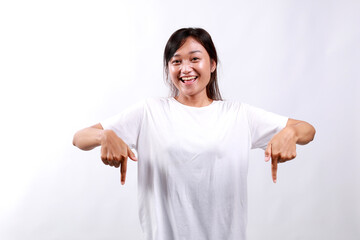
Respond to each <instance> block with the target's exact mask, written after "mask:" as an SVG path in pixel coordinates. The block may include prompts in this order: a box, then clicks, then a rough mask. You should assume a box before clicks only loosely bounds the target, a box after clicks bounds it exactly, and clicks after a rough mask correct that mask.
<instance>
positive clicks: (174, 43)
mask: <svg viewBox="0 0 360 240" xmlns="http://www.w3.org/2000/svg"><path fill="white" fill-rule="evenodd" d="M188 37H193V38H195V39H196V40H197V41H198V42H199V43H200V44H201V45H202V46H203V47H204V48H205V49H206V51H207V53H208V54H209V56H210V60H212V61H214V62H215V63H216V64H217V63H218V57H217V53H216V49H215V45H214V43H213V41H212V39H211V36H210V34H209V33H208V32H207V31H205V30H204V29H202V28H181V29H179V30H177V31H176V32H174V33H173V34H172V35H171V36H170V38H169V40H168V42H167V43H166V46H165V51H164V73H165V76H166V77H165V79H166V83H167V84H168V85H169V87H170V91H171V95H172V96H173V97H176V96H177V95H178V94H179V91H178V90H177V88H176V87H175V85H174V84H173V82H172V81H171V79H169V66H168V63H169V61H170V59H171V58H172V57H173V56H174V54H175V52H176V51H177V50H178V49H179V48H180V47H181V46H182V45H183V44H184V43H185V41H186V39H187V38H188ZM206 93H207V96H208V98H210V99H213V100H222V98H221V94H220V90H219V86H218V81H217V68H215V71H214V72H212V73H211V75H210V81H209V84H208V85H207V86H206Z"/></svg>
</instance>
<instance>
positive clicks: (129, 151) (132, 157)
mask: <svg viewBox="0 0 360 240" xmlns="http://www.w3.org/2000/svg"><path fill="white" fill-rule="evenodd" d="M128 157H129V158H130V159H131V160H133V161H135V162H136V161H137V160H138V159H137V158H136V156H135V154H134V153H133V151H131V149H130V148H129V147H128Z"/></svg>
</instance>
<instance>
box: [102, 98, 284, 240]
mask: <svg viewBox="0 0 360 240" xmlns="http://www.w3.org/2000/svg"><path fill="white" fill-rule="evenodd" d="M287 120H288V118H286V117H283V116H279V115H277V114H274V113H270V112H267V111H264V110H261V109H259V108H255V107H252V106H250V105H247V104H243V103H240V102H237V101H213V102H212V103H211V104H210V105H208V106H206V107H201V108H197V107H190V106H186V105H183V104H181V103H179V102H178V101H177V100H175V99H174V98H160V99H148V100H146V101H144V102H142V103H139V104H137V105H134V106H132V107H130V108H129V109H126V110H125V111H123V112H121V113H120V114H118V115H116V116H114V117H112V118H109V119H107V120H105V121H103V122H101V125H102V126H103V128H104V129H112V130H113V131H114V132H115V133H116V134H117V135H118V136H119V137H120V138H122V139H123V140H124V142H125V143H127V144H128V145H129V146H130V147H131V148H134V149H135V150H136V151H137V153H138V160H139V161H138V200H139V218H140V223H141V226H142V229H143V232H144V239H146V240H245V239H246V222H247V171H248V157H249V150H250V149H251V148H263V149H265V148H266V146H267V143H268V142H269V141H270V139H271V138H272V137H273V136H274V134H276V133H277V132H279V131H280V130H281V129H282V128H284V127H285V125H286V123H287Z"/></svg>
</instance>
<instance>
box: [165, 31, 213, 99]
mask: <svg viewBox="0 0 360 240" xmlns="http://www.w3.org/2000/svg"><path fill="white" fill-rule="evenodd" d="M168 65H169V74H170V78H171V80H172V82H173V84H174V85H175V87H176V88H177V89H178V90H179V96H178V97H179V98H194V97H196V98H206V99H208V97H207V94H206V86H207V85H208V83H209V81H210V76H211V73H212V72H213V71H215V69H216V63H215V62H214V61H212V60H211V59H210V57H209V54H208V53H207V51H206V49H205V48H204V47H203V46H202V45H201V44H200V43H199V42H198V41H196V40H195V39H194V38H192V37H188V38H187V39H186V41H185V43H184V44H183V45H182V46H181V47H180V48H179V49H178V50H177V51H176V52H175V54H174V56H173V57H172V58H171V59H170V61H169V63H168Z"/></svg>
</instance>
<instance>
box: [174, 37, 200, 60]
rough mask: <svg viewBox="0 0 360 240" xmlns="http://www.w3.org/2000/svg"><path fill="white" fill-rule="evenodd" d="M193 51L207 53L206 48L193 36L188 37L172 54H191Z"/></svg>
mask: <svg viewBox="0 0 360 240" xmlns="http://www.w3.org/2000/svg"><path fill="white" fill-rule="evenodd" d="M194 52H200V53H207V51H206V49H205V48H204V47H203V45H201V43H199V42H198V41H197V40H196V39H195V38H193V37H188V38H187V39H186V40H185V42H184V44H183V45H182V46H181V47H180V48H179V49H178V50H176V52H175V53H174V56H182V55H187V54H192V53H194Z"/></svg>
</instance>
